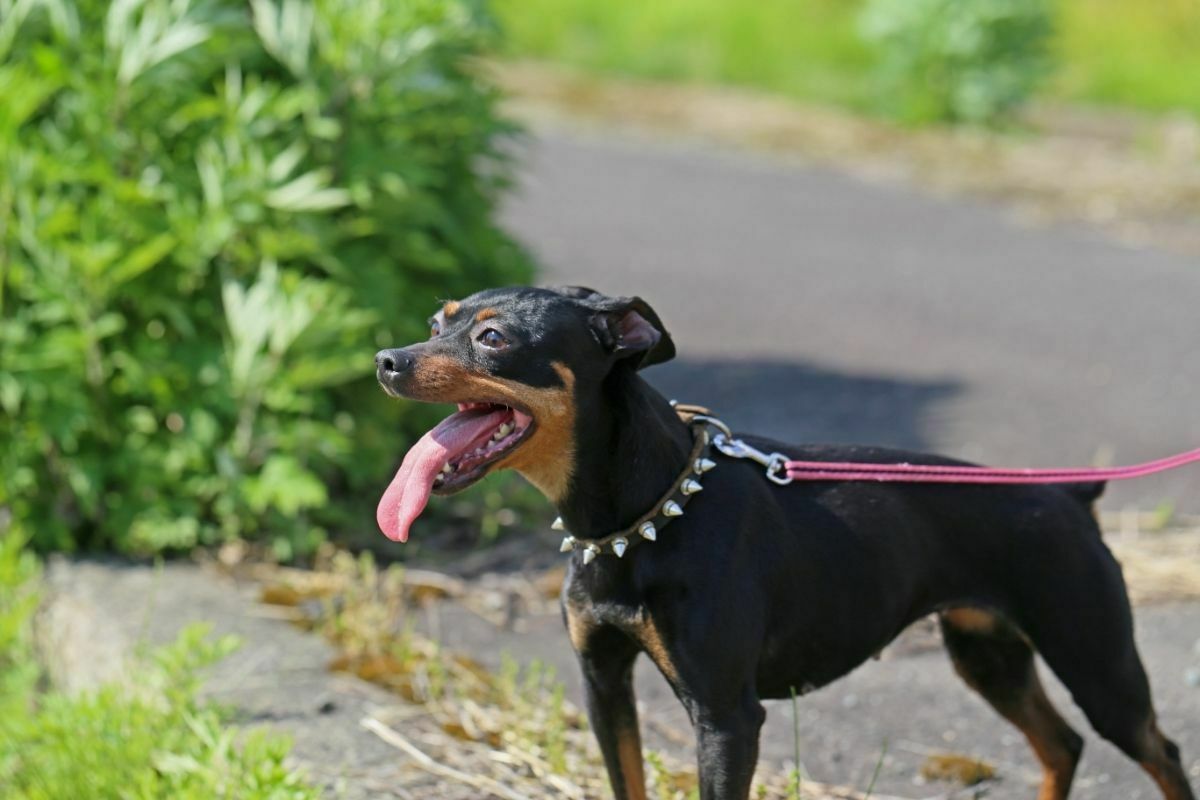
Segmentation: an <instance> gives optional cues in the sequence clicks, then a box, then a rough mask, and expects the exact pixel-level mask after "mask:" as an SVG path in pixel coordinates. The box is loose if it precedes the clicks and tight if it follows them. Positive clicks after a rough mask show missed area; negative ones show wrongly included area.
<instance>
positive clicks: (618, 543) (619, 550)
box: [612, 536, 629, 558]
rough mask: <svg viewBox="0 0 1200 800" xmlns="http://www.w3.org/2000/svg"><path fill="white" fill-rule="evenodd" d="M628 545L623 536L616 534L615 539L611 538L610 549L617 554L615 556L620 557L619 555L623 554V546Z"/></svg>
mask: <svg viewBox="0 0 1200 800" xmlns="http://www.w3.org/2000/svg"><path fill="white" fill-rule="evenodd" d="M628 546H629V542H628V541H627V540H626V539H625V537H624V536H618V537H617V538H616V539H613V543H612V549H613V552H614V553H616V554H617V558H620V557H621V556H623V555H625V548H626V547H628Z"/></svg>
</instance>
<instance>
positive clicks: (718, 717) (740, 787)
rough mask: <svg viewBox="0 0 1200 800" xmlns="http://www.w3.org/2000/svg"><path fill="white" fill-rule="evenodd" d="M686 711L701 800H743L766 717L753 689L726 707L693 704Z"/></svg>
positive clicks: (756, 759)
mask: <svg viewBox="0 0 1200 800" xmlns="http://www.w3.org/2000/svg"><path fill="white" fill-rule="evenodd" d="M685 702H686V701H685ZM688 707H689V710H690V711H691V714H692V721H693V725H694V726H695V729H696V757H697V761H698V762H699V768H700V798H701V800H746V798H748V797H749V796H750V783H751V781H753V779H754V767H755V765H756V764H757V763H758V735H759V730H760V729H761V728H762V724H763V721H764V720H765V719H766V717H767V714H766V712H765V711H764V710H763V707H762V704H761V703H759V701H758V697H757V696H756V694H755V692H754V690H753V688H748V689H747V690H746V691H745V692H743V693H742V694H741V695H740V696H739V697H738V698H737V699H736V700H733V701H732V702H730V703H728V704H725V703H722V704H720V705H715V706H714V705H708V704H705V703H702V702H699V701H692V702H689V703H688Z"/></svg>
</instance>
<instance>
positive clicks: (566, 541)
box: [558, 536, 575, 553]
mask: <svg viewBox="0 0 1200 800" xmlns="http://www.w3.org/2000/svg"><path fill="white" fill-rule="evenodd" d="M558 549H559V552H562V553H569V552H571V551H572V550H574V549H575V537H574V536H564V537H563V540H562V544H560V545H559V546H558Z"/></svg>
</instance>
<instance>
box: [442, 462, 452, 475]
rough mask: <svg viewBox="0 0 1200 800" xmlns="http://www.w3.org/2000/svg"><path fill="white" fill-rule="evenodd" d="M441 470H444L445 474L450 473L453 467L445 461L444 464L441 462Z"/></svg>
mask: <svg viewBox="0 0 1200 800" xmlns="http://www.w3.org/2000/svg"><path fill="white" fill-rule="evenodd" d="M442 472H444V473H446V474H450V473H451V472H454V467H452V466H450V462H449V461H447V462H446V463H445V464H442Z"/></svg>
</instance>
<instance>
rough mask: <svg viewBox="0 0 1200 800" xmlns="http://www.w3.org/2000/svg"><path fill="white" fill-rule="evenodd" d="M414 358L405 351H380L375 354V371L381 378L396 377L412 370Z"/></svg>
mask: <svg viewBox="0 0 1200 800" xmlns="http://www.w3.org/2000/svg"><path fill="white" fill-rule="evenodd" d="M412 365H413V357H412V355H411V354H409V353H407V352H405V351H404V350H380V351H379V352H378V353H376V354H375V370H376V372H378V373H379V377H381V378H382V377H383V376H385V375H396V374H399V373H401V372H408V371H409V370H410V369H412Z"/></svg>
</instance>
